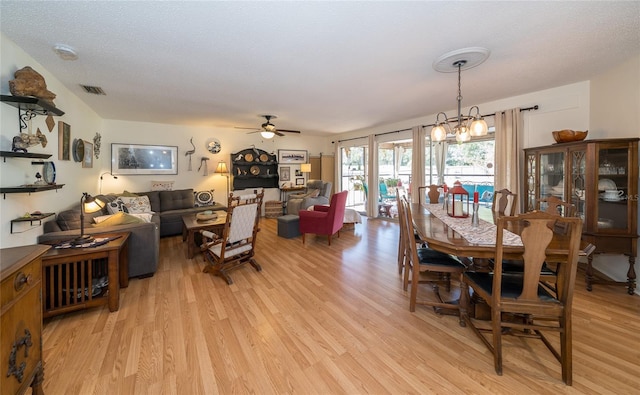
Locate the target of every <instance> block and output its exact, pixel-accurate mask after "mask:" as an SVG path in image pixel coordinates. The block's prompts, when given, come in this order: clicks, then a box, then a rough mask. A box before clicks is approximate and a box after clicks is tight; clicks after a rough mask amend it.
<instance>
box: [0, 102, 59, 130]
mask: <svg viewBox="0 0 640 395" xmlns="http://www.w3.org/2000/svg"><path fill="white" fill-rule="evenodd" d="M0 101H1V102H3V103H7V104H8V105H10V106H12V107H15V108H17V109H18V123H19V125H20V130H24V129H26V128H27V126H28V124H27V122H30V121H31V120H32V119H33V118H35V117H36V115H57V116H61V115H64V111H62V110H60V109H59V108H56V106H54V105H53V103H51V102H48V101H46V100H42V99H38V98H37V97H31V96H13V95H0Z"/></svg>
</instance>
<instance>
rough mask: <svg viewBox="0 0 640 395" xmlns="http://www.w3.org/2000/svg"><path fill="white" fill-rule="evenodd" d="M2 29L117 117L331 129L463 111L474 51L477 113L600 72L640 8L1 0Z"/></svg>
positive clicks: (631, 35) (627, 51) (639, 47)
mask: <svg viewBox="0 0 640 395" xmlns="http://www.w3.org/2000/svg"><path fill="white" fill-rule="evenodd" d="M0 30H1V31H2V32H3V33H4V34H5V35H6V36H7V37H9V38H10V39H11V40H13V41H14V42H15V43H16V44H17V45H18V46H20V47H21V48H22V49H24V50H25V51H26V52H27V53H28V54H29V55H30V56H32V57H33V58H34V59H35V60H36V61H38V62H39V63H41V64H42V65H43V66H44V67H45V68H46V69H47V70H48V71H49V72H51V73H52V74H53V75H55V76H56V77H57V78H58V79H59V80H60V81H62V83H64V84H65V86H67V87H68V88H69V89H70V90H71V91H73V92H74V93H76V94H77V95H78V96H79V97H80V98H81V99H82V100H84V101H85V102H86V103H87V104H88V105H89V106H91V107H92V108H93V109H94V110H95V111H96V112H97V113H98V114H99V115H100V116H101V117H103V118H107V119H121V120H132V121H144V122H158V123H169V124H189V125H207V126H212V127H233V126H249V127H253V126H256V127H259V125H260V123H261V122H262V120H261V119H259V118H258V117H257V115H258V114H276V115H278V119H277V120H275V121H274V123H275V124H276V126H277V127H280V128H282V129H298V130H302V131H303V133H308V134H323V133H340V132H346V131H351V130H356V129H361V128H366V127H371V126H376V125H382V124H387V123H392V122H397V121H401V120H405V119H410V118H415V117H420V116H424V115H428V114H433V113H436V112H438V111H450V110H454V109H455V107H456V102H455V100H456V99H455V98H456V89H457V77H456V75H455V74H442V73H438V72H436V71H435V70H433V68H432V63H433V62H434V61H435V60H436V59H437V58H438V57H439V56H440V55H442V54H444V53H446V52H449V51H452V50H457V49H460V48H465V47H472V46H480V47H485V48H488V49H489V50H490V51H491V55H490V56H489V59H488V60H487V61H485V62H484V63H483V64H481V65H480V66H478V67H476V68H473V69H470V70H467V71H464V72H463V73H462V94H463V97H464V99H463V106H466V107H468V106H471V105H473V104H478V103H482V102H486V101H490V100H495V99H500V98H504V97H509V96H514V95H519V94H523V93H528V92H533V91H537V90H541V89H547V88H551V87H556V86H561V85H565V84H569V83H574V82H578V81H584V80H588V79H590V78H591V77H593V76H594V75H597V74H599V73H601V72H603V71H605V70H607V69H609V68H611V67H613V66H615V65H616V64H618V63H621V62H623V61H625V60H627V59H629V58H631V57H633V56H635V55H637V54H638V53H640V2H635V1H634V2H574V1H570V2H400V1H394V2H217V1H216V2H214V1H204V2H190V1H163V2H151V1H142V2H136V1H126V2H123V1H107V2H104V1H64V2H57V1H56V2H53V1H44V2H36V1H30V2H25V1H6V0H2V1H1V2H0ZM58 43H62V44H67V45H69V46H71V47H73V48H75V49H76V50H77V52H78V54H79V59H78V60H76V61H63V60H61V59H60V58H58V57H57V56H56V54H55V53H54V52H53V51H52V47H53V45H54V44H58ZM6 77H7V76H3V78H6ZM79 84H85V85H92V86H99V87H102V88H103V89H104V91H105V92H106V94H107V96H95V95H89V94H87V93H85V92H84V91H83V90H82V89H81V88H80V86H79ZM2 93H7V92H2Z"/></svg>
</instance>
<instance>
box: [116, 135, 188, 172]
mask: <svg viewBox="0 0 640 395" xmlns="http://www.w3.org/2000/svg"><path fill="white" fill-rule="evenodd" d="M111 173H112V174H114V175H144V174H178V147H177V146H167V145H142V144H120V143H112V144H111Z"/></svg>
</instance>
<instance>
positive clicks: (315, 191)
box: [308, 189, 320, 198]
mask: <svg viewBox="0 0 640 395" xmlns="http://www.w3.org/2000/svg"><path fill="white" fill-rule="evenodd" d="M308 196H309V197H312V198H316V197H318V196H320V190H319V189H312V190H311V191H309V195H308Z"/></svg>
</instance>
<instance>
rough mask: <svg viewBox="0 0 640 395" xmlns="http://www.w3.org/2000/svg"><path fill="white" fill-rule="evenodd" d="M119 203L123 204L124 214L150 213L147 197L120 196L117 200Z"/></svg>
mask: <svg viewBox="0 0 640 395" xmlns="http://www.w3.org/2000/svg"><path fill="white" fill-rule="evenodd" d="M118 199H119V200H120V201H122V202H123V203H124V207H126V210H122V211H124V212H125V213H130V214H133V213H136V214H137V213H150V212H151V203H150V202H149V197H147V196H136V197H129V196H120V197H119V198H118Z"/></svg>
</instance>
